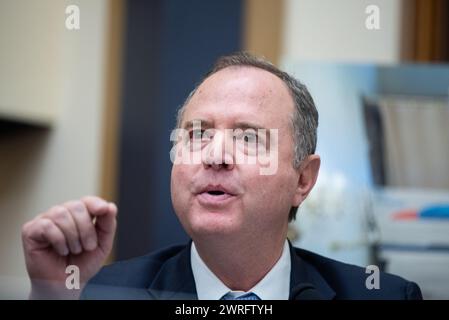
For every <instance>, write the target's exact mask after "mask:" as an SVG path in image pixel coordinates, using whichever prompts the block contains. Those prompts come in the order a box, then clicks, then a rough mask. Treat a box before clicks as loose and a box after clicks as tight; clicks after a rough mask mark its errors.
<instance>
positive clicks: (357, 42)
mask: <svg viewBox="0 0 449 320" xmlns="http://www.w3.org/2000/svg"><path fill="white" fill-rule="evenodd" d="M370 4H373V5H377V6H378V7H379V9H380V30H368V29H367V28H366V27H365V20H366V17H367V16H368V15H367V14H366V13H365V8H366V7H367V6H368V5H370ZM284 9H285V11H284V16H285V20H284V21H285V23H284V39H283V44H284V45H283V50H282V52H283V57H284V58H286V59H288V60H318V61H322V60H326V61H342V62H369V63H395V62H398V61H399V60H400V55H401V41H402V39H401V23H402V21H401V15H400V14H401V9H402V0H337V1H336V0H285V6H284Z"/></svg>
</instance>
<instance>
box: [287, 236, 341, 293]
mask: <svg viewBox="0 0 449 320" xmlns="http://www.w3.org/2000/svg"><path fill="white" fill-rule="evenodd" d="M288 244H289V246H290V255H291V275H290V297H289V299H290V300H331V299H333V298H334V297H335V291H334V290H333V289H332V288H331V287H330V286H329V284H328V283H327V282H326V280H325V279H324V278H323V276H322V275H321V274H320V273H319V272H318V270H317V269H316V268H315V267H314V266H313V265H311V264H310V263H308V262H307V261H306V260H304V259H302V258H301V256H300V255H299V252H297V251H296V249H295V248H294V247H293V246H292V244H291V243H290V241H289V242H288Z"/></svg>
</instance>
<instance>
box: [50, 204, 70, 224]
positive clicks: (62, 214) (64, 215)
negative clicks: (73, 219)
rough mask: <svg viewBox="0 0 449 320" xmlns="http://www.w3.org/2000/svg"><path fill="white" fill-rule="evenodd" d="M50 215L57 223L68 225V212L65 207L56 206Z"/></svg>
mask: <svg viewBox="0 0 449 320" xmlns="http://www.w3.org/2000/svg"><path fill="white" fill-rule="evenodd" d="M50 215H51V217H52V218H53V220H54V221H55V222H58V223H67V221H68V218H69V216H68V211H67V209H66V208H64V207H63V206H55V207H53V208H52V209H51V211H50Z"/></svg>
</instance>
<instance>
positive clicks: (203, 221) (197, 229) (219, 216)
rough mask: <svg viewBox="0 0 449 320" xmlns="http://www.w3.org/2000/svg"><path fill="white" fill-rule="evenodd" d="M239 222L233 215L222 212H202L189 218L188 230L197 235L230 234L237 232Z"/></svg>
mask: <svg viewBox="0 0 449 320" xmlns="http://www.w3.org/2000/svg"><path fill="white" fill-rule="evenodd" d="M240 226H241V223H240V221H239V219H236V217H235V216H233V215H226V214H223V213H212V212H204V213H201V214H195V216H192V217H191V219H190V220H189V231H190V233H191V234H192V235H191V236H192V237H193V236H194V235H197V236H207V235H215V236H216V235H220V234H221V235H232V234H235V233H238V232H239V230H241V228H240Z"/></svg>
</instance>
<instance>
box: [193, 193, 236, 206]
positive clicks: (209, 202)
mask: <svg viewBox="0 0 449 320" xmlns="http://www.w3.org/2000/svg"><path fill="white" fill-rule="evenodd" d="M196 197H197V199H198V202H199V203H200V204H201V205H203V206H224V205H226V204H228V203H229V202H230V201H232V200H233V199H234V198H235V196H233V195H231V194H229V193H224V194H220V195H215V196H214V195H211V194H209V193H207V192H204V193H200V194H198V195H197V196H196Z"/></svg>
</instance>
